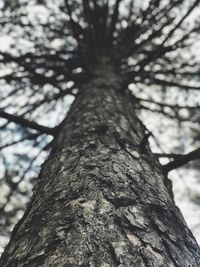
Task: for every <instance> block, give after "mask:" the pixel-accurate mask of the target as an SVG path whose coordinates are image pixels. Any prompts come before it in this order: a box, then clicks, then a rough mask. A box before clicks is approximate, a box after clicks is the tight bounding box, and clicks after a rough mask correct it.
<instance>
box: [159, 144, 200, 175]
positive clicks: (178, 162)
mask: <svg viewBox="0 0 200 267" xmlns="http://www.w3.org/2000/svg"><path fill="white" fill-rule="evenodd" d="M198 158H200V148H197V149H195V150H193V151H191V152H189V153H188V154H185V155H182V156H180V157H177V158H176V159H174V160H173V161H171V162H169V163H167V164H165V165H163V171H164V173H168V172H170V171H172V170H174V169H177V168H179V167H181V166H183V165H185V164H186V163H188V162H190V161H192V160H195V159H198Z"/></svg>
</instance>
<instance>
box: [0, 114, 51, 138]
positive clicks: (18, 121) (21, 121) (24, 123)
mask: <svg viewBox="0 0 200 267" xmlns="http://www.w3.org/2000/svg"><path fill="white" fill-rule="evenodd" d="M0 117H1V118H4V119H7V120H9V121H12V122H14V123H16V124H19V125H21V126H22V127H27V128H31V129H34V130H36V131H39V132H41V134H49V135H54V134H55V130H54V128H48V127H45V126H43V125H40V124H38V123H36V122H34V121H29V120H26V119H24V118H23V117H22V116H16V115H12V114H10V113H7V112H5V111H3V110H0Z"/></svg>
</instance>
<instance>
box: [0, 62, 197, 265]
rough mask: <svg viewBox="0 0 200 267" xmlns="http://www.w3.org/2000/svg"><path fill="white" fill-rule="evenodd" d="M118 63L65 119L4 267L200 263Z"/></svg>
mask: <svg viewBox="0 0 200 267" xmlns="http://www.w3.org/2000/svg"><path fill="white" fill-rule="evenodd" d="M121 87H122V80H121V78H120V75H119V73H117V72H116V71H115V70H114V68H112V67H111V66H109V64H106V65H99V67H98V68H97V69H96V71H95V72H94V75H93V78H92V79H91V80H90V82H88V83H87V84H86V85H84V86H83V88H82V90H81V92H80V93H79V95H78V97H77V99H76V101H75V102H74V104H73V105H72V107H71V110H70V112H69V114H68V116H67V118H66V119H65V120H64V122H63V123H62V127H61V128H60V132H59V134H58V135H57V137H56V139H55V142H54V145H53V149H52V152H51V154H50V156H49V158H48V160H47V161H46V162H45V163H44V164H43V166H42V169H41V172H40V175H39V178H38V184H37V185H36V187H35V189H34V193H33V197H32V199H31V202H30V203H29V205H28V207H27V210H26V212H25V215H24V216H23V218H22V219H21V220H20V222H19V223H18V224H17V225H16V227H15V229H14V231H13V233H12V236H11V241H10V243H9V244H8V246H7V247H6V249H5V252H4V253H3V255H2V258H1V261H0V266H2V267H8V266H9V267H22V266H23V267H25V266H27V267H38V266H43V267H44V266H45V267H47V266H65V267H70V266H71V267H76V266H85V267H86V266H87V267H88V266H91V267H92V266H94V267H109V266H121V267H122V266H127V267H129V266H135V267H140V266H141V267H142V266H145V267H147V266H155V267H157V266H171V267H177V266H180V267H186V266H195V267H197V266H200V252H199V248H198V245H197V243H196V241H195V239H194V237H193V236H192V234H191V232H190V230H189V229H188V227H187V226H186V224H185V222H184V219H183V217H182V215H181V213H180V211H179V209H178V208H177V207H176V206H175V204H174V200H173V195H172V191H171V185H170V181H169V180H168V179H167V177H166V176H165V175H164V174H163V173H162V170H161V167H160V164H159V162H158V161H157V160H156V159H155V158H154V157H153V154H152V153H151V151H150V149H149V146H148V144H146V142H145V127H144V126H143V124H142V123H141V122H140V120H139V119H138V118H137V116H136V114H135V110H134V105H133V102H132V100H130V96H129V94H128V93H123V92H122V90H121Z"/></svg>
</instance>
